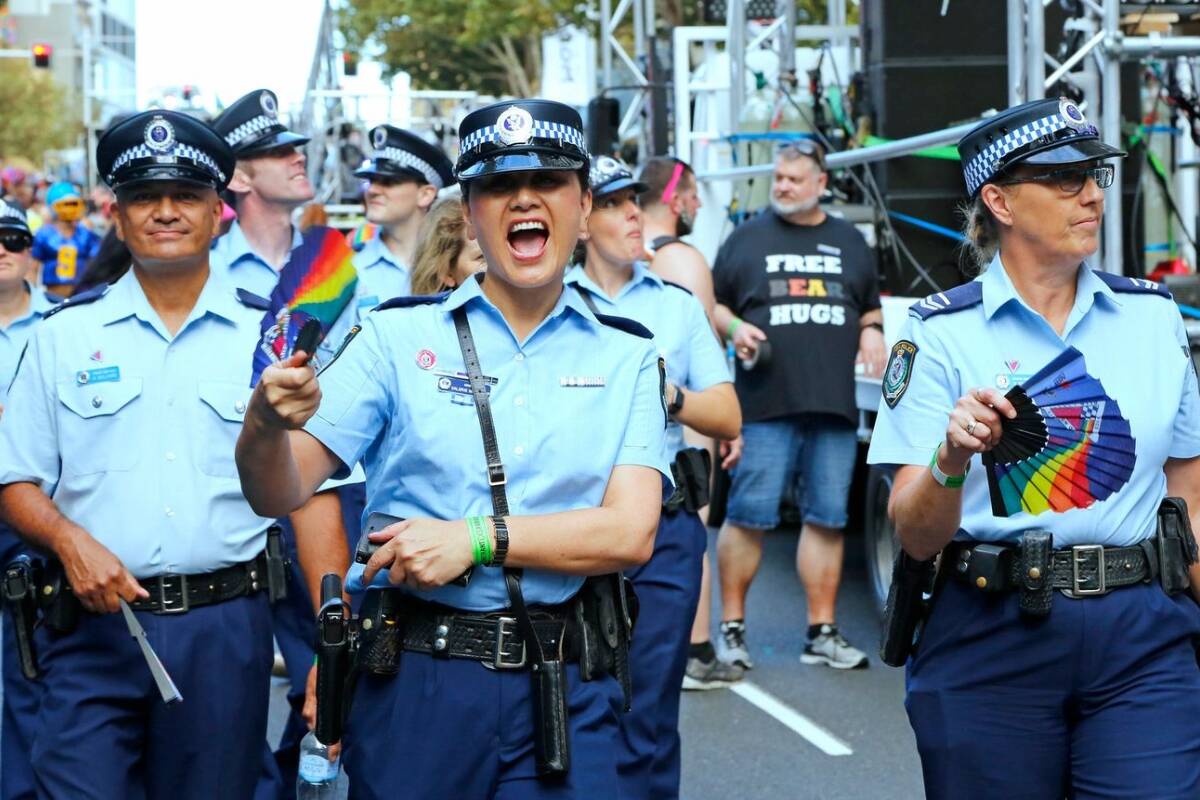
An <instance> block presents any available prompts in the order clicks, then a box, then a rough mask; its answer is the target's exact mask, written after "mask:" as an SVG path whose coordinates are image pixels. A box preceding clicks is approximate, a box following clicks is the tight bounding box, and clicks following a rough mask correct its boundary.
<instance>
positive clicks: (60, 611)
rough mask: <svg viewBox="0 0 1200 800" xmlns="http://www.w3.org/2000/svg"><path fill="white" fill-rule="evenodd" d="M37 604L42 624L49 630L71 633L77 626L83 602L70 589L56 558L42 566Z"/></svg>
mask: <svg viewBox="0 0 1200 800" xmlns="http://www.w3.org/2000/svg"><path fill="white" fill-rule="evenodd" d="M38 605H39V606H40V607H41V609H42V624H43V625H45V626H46V627H47V628H49V629H50V630H52V631H55V632H57V633H71V632H72V631H74V630H75V629H76V628H77V627H79V615H80V614H81V613H82V611H83V604H82V603H80V602H79V598H78V597H76V596H75V592H74V591H72V589H71V582H70V581H68V580H67V571H66V568H65V567H63V565H62V562H61V561H59V560H58V559H57V558H51V559H49V560H48V561H46V564H45V566H44V567H43V568H42V576H41V593H40V594H39V596H38Z"/></svg>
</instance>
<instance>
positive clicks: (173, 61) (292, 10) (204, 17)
mask: <svg viewBox="0 0 1200 800" xmlns="http://www.w3.org/2000/svg"><path fill="white" fill-rule="evenodd" d="M323 6H324V3H323V0H202V1H201V2H199V3H181V2H162V0H139V2H138V4H137V50H138V52H137V91H138V106H139V107H140V108H145V107H146V105H147V103H148V102H149V101H150V100H152V99H154V98H156V97H158V96H160V95H161V93H162V90H163V89H164V88H166V87H178V86H182V85H185V84H190V85H192V86H194V87H196V88H197V90H199V91H200V92H202V93H203V94H204V95H206V96H207V97H209V98H214V97H217V98H220V100H221V102H222V103H224V104H225V105H228V104H229V103H231V102H233V101H234V100H236V99H237V98H238V97H240V96H241V95H243V94H245V93H246V92H249V91H251V90H253V89H259V88H266V89H272V90H273V91H274V92H275V93H276V94H277V95H279V105H280V107H281V108H282V109H284V110H290V109H293V108H296V109H298V108H299V106H300V104H301V103H302V102H303V100H304V90H305V87H307V85H308V73H309V69H310V68H311V66H312V60H313V49H314V48H315V46H316V41H317V26H318V24H319V22H320V19H321V9H322V7H323ZM211 104H212V103H211V99H210V101H209V102H206V103H205V105H211Z"/></svg>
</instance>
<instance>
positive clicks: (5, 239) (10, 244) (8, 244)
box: [0, 233, 33, 253]
mask: <svg viewBox="0 0 1200 800" xmlns="http://www.w3.org/2000/svg"><path fill="white" fill-rule="evenodd" d="M32 244H33V239H32V237H30V236H28V235H27V234H24V233H0V246H3V247H4V249H5V250H7V251H8V252H10V253H24V252H25V251H26V250H28V249H29V247H30V246H31V245H32Z"/></svg>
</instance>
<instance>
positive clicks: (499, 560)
mask: <svg viewBox="0 0 1200 800" xmlns="http://www.w3.org/2000/svg"><path fill="white" fill-rule="evenodd" d="M492 527H493V528H495V529H496V546H495V547H494V548H493V549H492V560H491V561H489V562H488V563H487V566H489V567H502V566H504V559H506V558H508V523H507V522H505V521H504V517H492Z"/></svg>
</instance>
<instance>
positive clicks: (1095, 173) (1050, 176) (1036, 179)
mask: <svg viewBox="0 0 1200 800" xmlns="http://www.w3.org/2000/svg"><path fill="white" fill-rule="evenodd" d="M1088 178H1091V179H1092V180H1094V181H1095V182H1096V185H1097V186H1099V187H1100V188H1101V189H1107V188H1108V187H1110V186H1112V182H1113V166H1112V164H1100V165H1098V166H1095V167H1075V168H1073V169H1056V170H1054V171H1053V172H1047V173H1045V174H1042V175H1028V176H1026V177H1024V178H1009V179H1007V180H1003V181H993V183H995V184H996V185H997V186H1012V185H1013V184H1017V183H1045V184H1049V185H1050V186H1054V187H1055V188H1057V189H1058V190H1059V191H1060V192H1062V193H1063V194H1066V195H1077V194H1079V193H1080V192H1082V191H1083V187H1084V186H1086V185H1087V182H1088Z"/></svg>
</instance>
